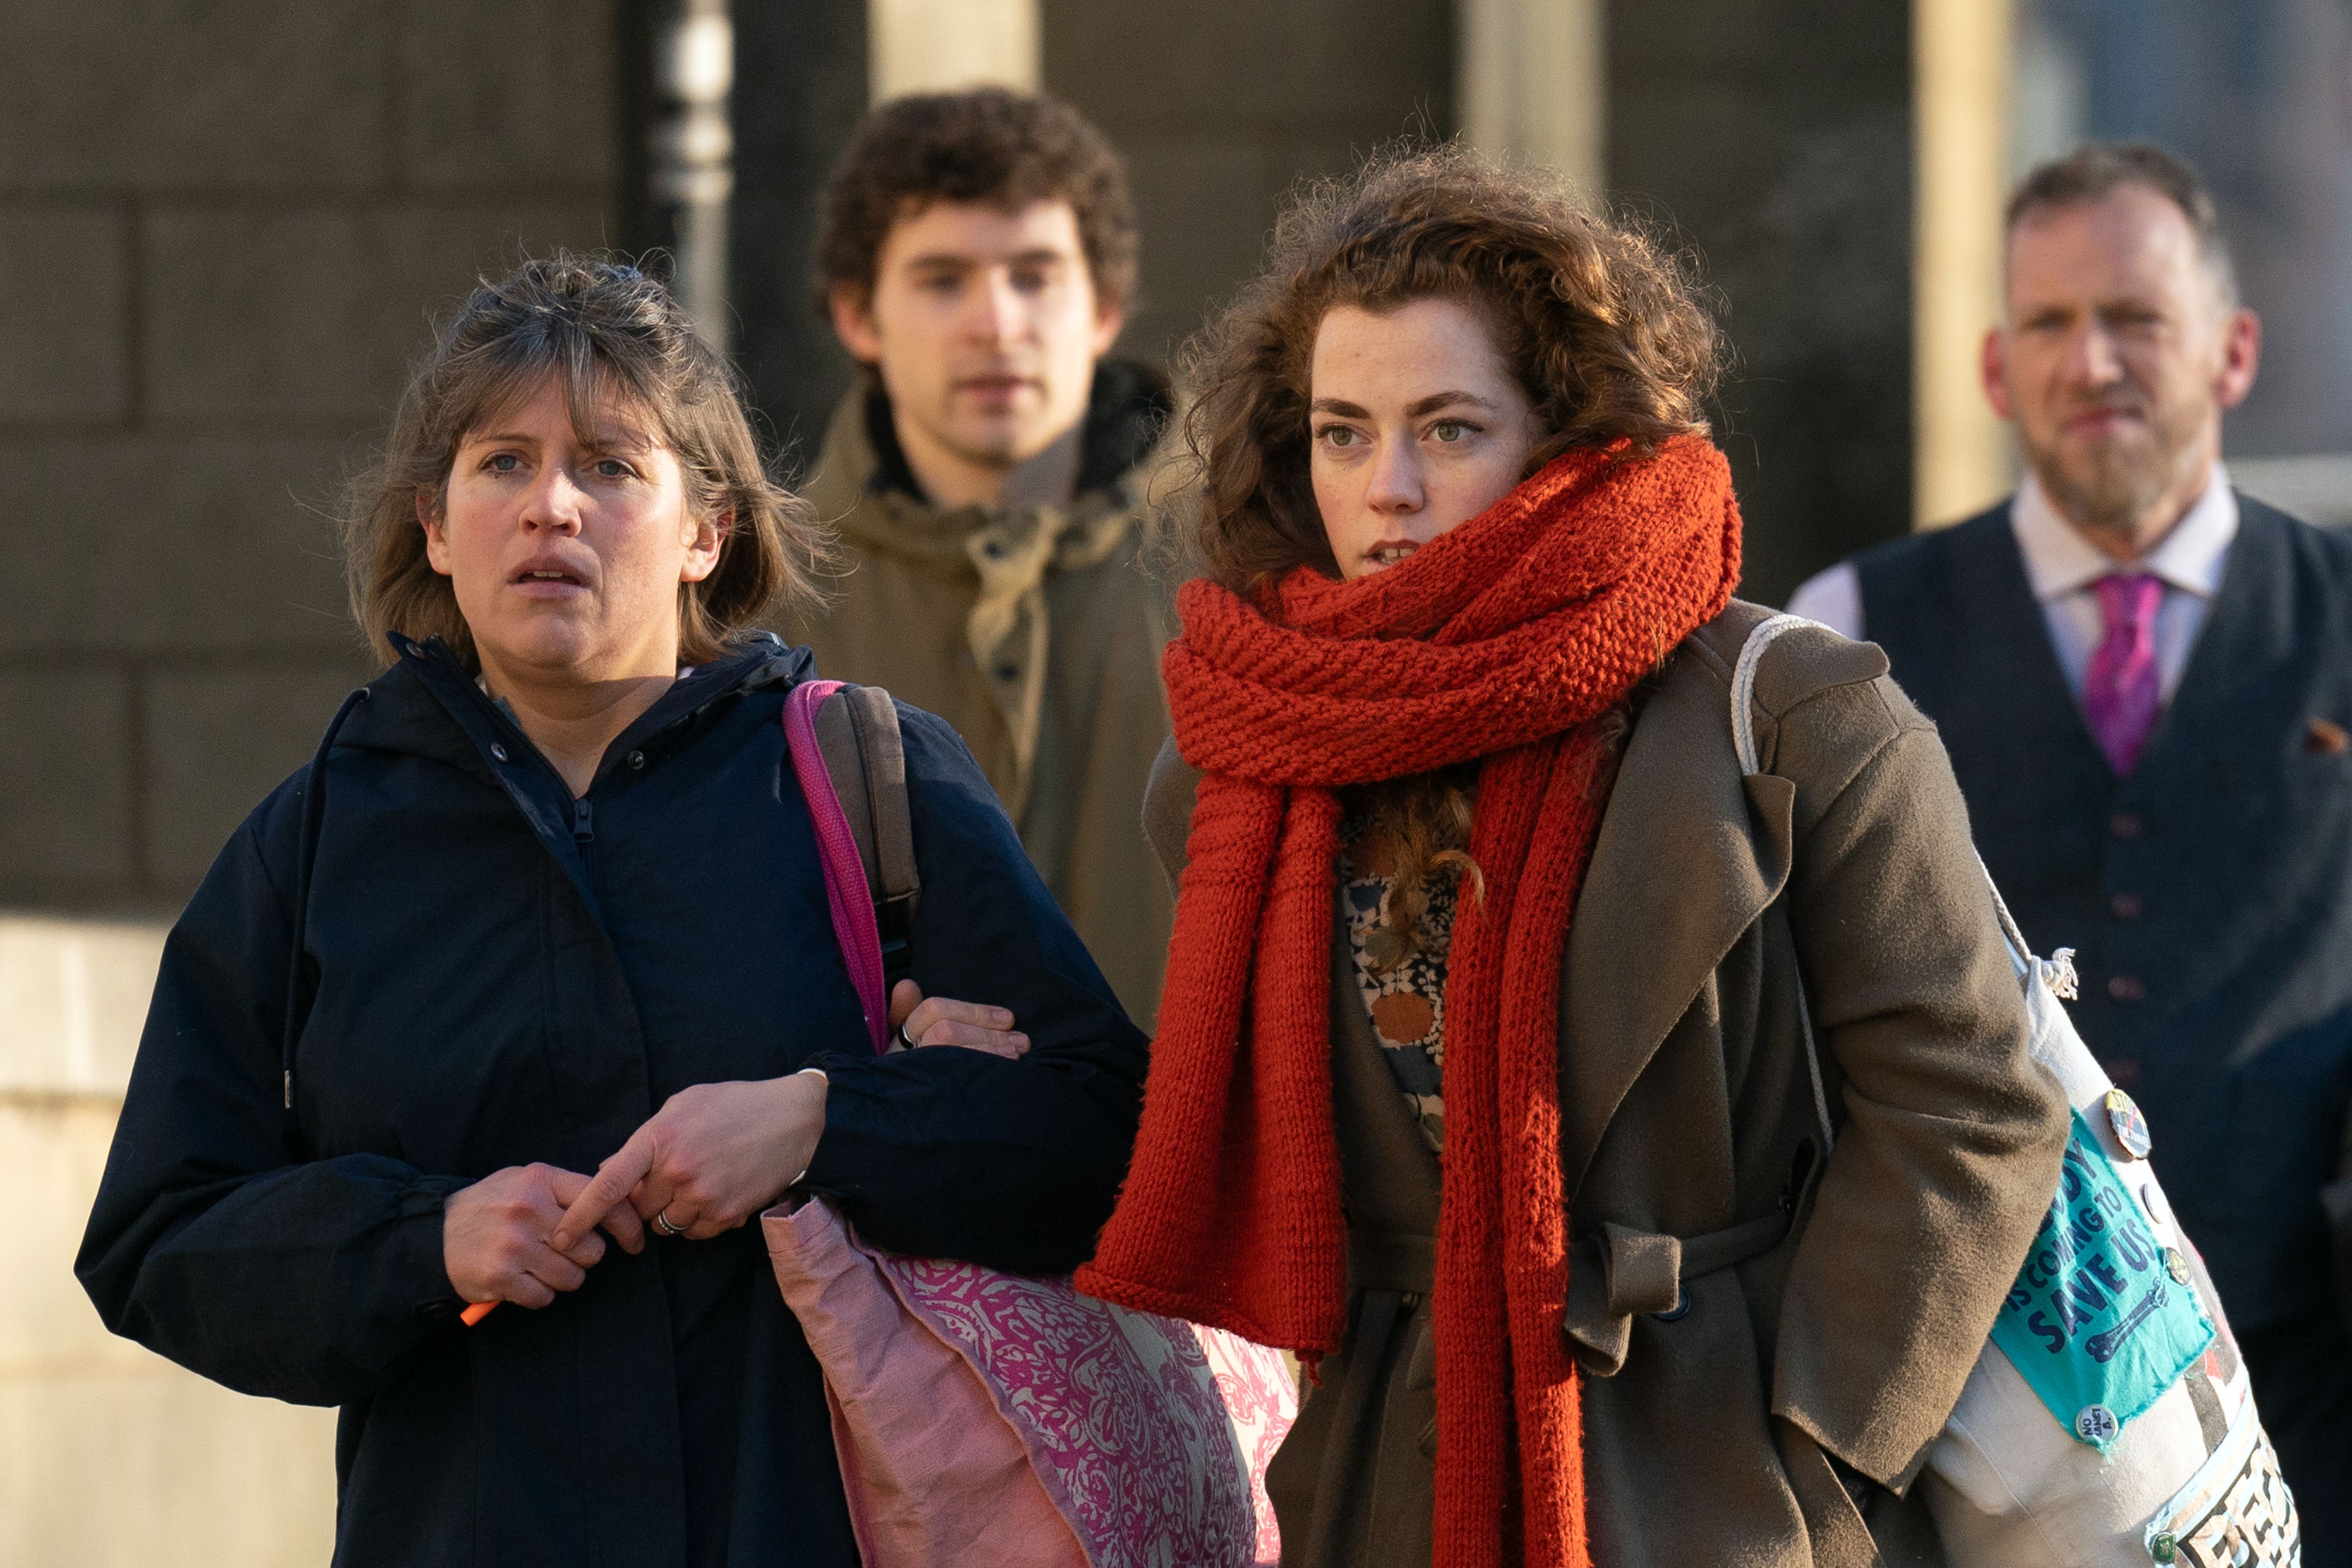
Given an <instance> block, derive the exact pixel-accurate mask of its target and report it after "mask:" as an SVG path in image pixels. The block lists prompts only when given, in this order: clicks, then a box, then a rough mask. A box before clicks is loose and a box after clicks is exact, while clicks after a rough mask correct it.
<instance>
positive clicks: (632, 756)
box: [629, 752, 646, 773]
mask: <svg viewBox="0 0 2352 1568" xmlns="http://www.w3.org/2000/svg"><path fill="white" fill-rule="evenodd" d="M629 766H630V767H632V768H634V769H635V770H636V771H637V772H639V773H643V772H645V771H646V754H645V753H644V752H630V753H629Z"/></svg>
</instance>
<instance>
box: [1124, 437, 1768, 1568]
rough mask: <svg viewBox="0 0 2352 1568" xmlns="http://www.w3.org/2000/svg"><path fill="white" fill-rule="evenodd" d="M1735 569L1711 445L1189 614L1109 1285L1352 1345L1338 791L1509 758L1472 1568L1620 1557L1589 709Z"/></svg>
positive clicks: (1459, 968) (1539, 494)
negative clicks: (1589, 1288) (1588, 1342)
mask: <svg viewBox="0 0 2352 1568" xmlns="http://www.w3.org/2000/svg"><path fill="white" fill-rule="evenodd" d="M1738 574H1739V513H1738V506H1737V504H1736V503H1735V502H1734V500H1733V499H1732V493H1731V481H1730V476H1729V472H1728V470H1727V468H1726V467H1725V464H1724V461H1723V458H1722V456H1721V454H1719V453H1718V452H1717V451H1716V449H1715V448H1714V447H1712V446H1709V445H1708V444H1707V443H1706V442H1705V441H1704V440H1700V439H1697V438H1696V437H1685V438H1682V439H1678V440H1675V441H1672V442H1669V443H1668V444H1667V445H1666V446H1665V447H1663V448H1662V449H1661V450H1660V452H1659V453H1658V455H1657V456H1656V457H1655V458H1650V459H1640V458H1631V457H1628V456H1627V455H1626V454H1625V453H1623V452H1622V450H1618V451H1612V453H1609V454H1601V453H1595V452H1591V451H1582V452H1572V453H1570V454H1568V455H1567V456H1564V457H1562V458H1559V459H1558V460H1557V461H1555V462H1553V463H1552V464H1550V465H1549V467H1547V468H1544V469H1543V470H1542V471H1541V472H1540V473H1538V474H1537V475H1536V476H1535V477H1533V478H1532V479H1528V480H1527V481H1526V482H1525V483H1523V484H1521V485H1520V486H1519V487H1518V488H1517V489H1514V490H1513V491H1512V492H1511V493H1510V494H1509V495H1507V496H1506V497H1505V498H1504V499H1503V500H1500V501H1498V502H1496V504H1495V506H1494V507H1492V508H1491V509H1489V510H1487V511H1486V512H1485V513H1483V514H1482V515H1480V516H1479V517H1476V518H1475V519H1473V520H1471V521H1469V522H1467V523H1465V524H1464V525H1463V526H1462V527H1460V528H1458V529H1455V530H1454V531H1452V532H1451V533H1448V534H1445V535H1444V536H1443V537H1442V538H1439V539H1437V540H1435V541H1433V542H1431V543H1429V544H1426V545H1423V547H1422V548H1421V549H1420V550H1419V551H1417V552H1414V553H1413V554H1412V556H1410V557H1409V558H1408V559H1406V560H1405V561H1404V562H1402V563H1400V564H1398V565H1396V566H1393V567H1391V568H1389V569H1387V570H1386V571H1382V572H1377V573H1374V574H1371V575H1370V576H1369V577H1365V578H1362V579H1360V580H1358V581H1356V582H1353V583H1334V582H1332V581H1330V580H1329V579H1328V578H1326V577H1324V576H1322V575H1321V574H1318V573H1316V572H1314V571H1312V570H1309V569H1305V568H1302V569H1300V570H1298V571H1296V572H1293V573H1292V574H1290V575H1289V576H1288V577H1287V578H1286V579H1285V580H1284V581H1283V582H1282V583H1281V584H1279V587H1278V589H1276V590H1275V591H1273V592H1270V593H1268V594H1266V595H1264V603H1263V604H1262V605H1252V604H1251V603H1249V602H1247V601H1244V600H1243V599H1241V598H1239V597H1236V596H1235V595H1233V594H1232V593H1230V592H1228V591H1226V590H1224V589H1223V588H1220V587H1217V586H1215V585H1214V584H1210V583H1207V582H1205V581H1201V582H1193V583H1190V584H1186V585H1185V587H1184V589H1183V592H1182V594H1181V597H1180V599H1179V601H1178V607H1179V610H1180V613H1181V617H1182V621H1183V635H1182V637H1180V638H1179V639H1178V640H1177V641H1176V642H1174V643H1173V644H1171V646H1170V647H1169V649H1168V652H1167V657H1166V660H1165V671H1166V675H1167V680H1168V693H1169V700H1170V704H1171V710H1172V711H1173V714H1174V718H1175V728H1176V740H1177V744H1178V746H1179V748H1180V749H1181V751H1182V752H1183V754H1184V756H1185V758H1186V759H1187V760H1188V761H1190V762H1191V763H1193V764H1194V765H1195V766H1197V767H1200V768H1202V769H1204V770H1206V775H1207V776H1206V777H1204V778H1203V779H1202V782H1201V791H1200V798H1199V804H1198V805H1196V806H1195V808H1194V810H1193V813H1192V837H1191V838H1190V840H1189V847H1190V853H1191V862H1190V864H1189V865H1188V866H1187V867H1186V868H1185V870H1184V874H1183V878H1182V882H1181V891H1180V893H1179V897H1178V901H1177V909H1176V932H1175V937H1174V939H1173V941H1172V942H1171V947H1170V954H1169V965H1168V984H1167V989H1166V996H1165V999H1164V1000H1163V1002H1162V1003H1161V1006H1160V1037H1159V1039H1158V1040H1157V1041H1156V1042H1155V1043H1154V1045H1153V1047H1152V1054H1151V1070H1150V1080H1149V1082H1148V1083H1147V1085H1146V1087H1145V1090H1144V1102H1143V1123H1142V1129H1141V1131H1140V1133H1139V1136H1138V1138H1137V1140H1136V1145H1135V1160H1134V1164H1133V1166H1132V1168H1131V1170H1130V1171H1129V1175H1128V1179H1127V1185H1126V1187H1125V1189H1124V1191H1123V1192H1122V1193H1121V1194H1120V1198H1119V1203H1118V1212H1117V1213H1116V1214H1114V1215H1112V1217H1111V1221H1110V1223H1109V1225H1108V1226H1107V1227H1106V1228H1105V1229H1104V1231H1103V1234H1102V1239H1101V1245H1100V1247H1099V1248H1098V1250H1097V1253H1096V1256H1095V1259H1094V1261H1093V1262H1092V1263H1090V1264H1088V1265H1087V1267H1085V1268H1082V1269H1080V1270H1079V1271H1078V1285H1079V1288H1080V1289H1085V1290H1087V1291H1088V1292H1090V1293H1092V1294H1094V1295H1097V1296H1100V1297H1104V1298H1106V1299H1108V1300H1114V1301H1120V1302H1124V1303H1126V1304H1128V1305H1129V1306H1132V1307H1137V1308H1141V1309H1144V1310H1150V1311H1157V1312H1164V1313H1168V1314H1171V1315H1172V1316H1177V1317H1182V1318H1187V1319H1190V1320H1192V1321H1196V1322H1202V1323H1210V1324H1215V1325H1218V1326H1220V1327H1223V1328H1226V1329H1230V1330H1232V1331H1234V1332H1236V1333H1239V1334H1241V1335H1243V1336H1244V1337H1245V1338H1248V1339H1251V1340H1255V1341H1257V1342H1260V1343H1264V1344H1271V1345H1280V1346H1285V1347H1287V1348H1290V1349H1293V1350H1296V1351H1297V1352H1299V1353H1300V1354H1301V1355H1302V1356H1304V1357H1307V1358H1308V1359H1309V1360H1310V1361H1311V1360H1313V1359H1317V1358H1320V1357H1321V1356H1323V1355H1325V1354H1328V1352H1331V1351H1332V1350H1334V1349H1336V1348H1337V1347H1338V1345H1339V1340H1340V1337H1341V1334H1342V1332H1343V1331H1344V1329H1345V1325H1346V1312H1347V1308H1346V1300H1347V1264H1346V1258H1347V1224H1346V1220H1345V1218H1344V1216H1343V1215H1342V1214H1341V1211H1340V1196H1339V1145H1338V1141H1337V1138H1336V1135H1335V1133H1334V1130H1333V1121H1332V1109H1331V1104H1332V1101H1331V1070H1330V1068H1331V1064H1330V1054H1331V1043H1330V1016H1331V1015H1330V1007H1331V998H1330V976H1331V964H1330V942H1331V928H1332V921H1333V919H1334V912H1333V911H1334V898H1335V889H1336V888H1337V881H1338V879H1337V856H1338V851H1339V835H1338V828H1339V803H1338V800H1337V798H1336V796H1335V795H1334V793H1333V792H1334V790H1335V789H1337V788H1339V787H1340V786H1344V785H1348V784H1364V783H1370V782H1372V781H1375V780H1381V779H1391V778H1399V777H1403V776H1406V775H1409V774H1412V773H1423V772H1425V771H1427V770H1429V769H1432V768H1437V767H1443V766H1445V765H1447V764H1450V763H1460V762H1465V761H1467V760H1469V759H1471V758H1480V759H1483V762H1482V764H1481V766H1480V769H1479V773H1478V796H1477V807H1476V811H1475V816H1474V823H1473V826H1472V829H1471V839H1470V853H1471V856H1472V858H1474V859H1475V860H1476V862H1477V864H1478V866H1479V867H1480V868H1481V870H1482V872H1483V874H1484V878H1485V894H1484V897H1483V899H1482V898H1480V897H1478V896H1476V895H1475V894H1474V893H1473V892H1472V890H1471V889H1470V887H1469V886H1468V885H1466V884H1465V889H1464V891H1463V896H1462V901H1461V905H1460V910H1459V912H1458V914H1457V916H1456V922H1455V927H1454V942H1453V949H1452V954H1451V957H1450V960H1449V963H1448V969H1447V977H1446V993H1445V1123H1446V1133H1445V1155H1444V1201H1443V1205H1442V1208H1441V1211H1440V1214H1441V1217H1440V1222H1439V1227H1438V1244H1437V1280H1436V1291H1435V1295H1434V1297H1433V1310H1434V1312H1435V1326H1436V1335H1437V1400H1438V1405H1437V1410H1438V1415H1437V1430H1438V1462H1437V1513H1436V1558H1435V1560H1436V1563H1438V1564H1440V1565H1441V1568H1500V1564H1502V1563H1506V1562H1515V1561H1518V1560H1520V1558H1521V1555H1522V1552H1524V1560H1525V1561H1526V1562H1528V1563H1545V1564H1551V1563H1559V1564H1567V1565H1579V1568H1580V1565H1582V1564H1586V1563H1589V1562H1590V1560H1591V1559H1590V1555H1589V1552H1588V1551H1587V1548H1586V1534H1585V1523H1584V1471H1583V1439H1582V1418H1581V1415H1580V1405H1579V1402H1578V1394H1577V1384H1576V1380H1575V1376H1574V1373H1573V1368H1572V1363H1570V1361H1569V1359H1568V1356H1567V1352H1566V1348H1565V1345H1564V1342H1563V1341H1562V1338H1561V1331H1560V1324H1561V1319H1562V1315H1563V1312H1564V1310H1565V1307H1566V1303H1567V1296H1568V1251H1567V1236H1566V1223H1565V1221H1566V1215H1565V1205H1564V1201H1563V1200H1564V1194H1563V1193H1562V1192H1561V1178H1560V1170H1559V1079H1558V1074H1557V1068H1558V1040H1557V1029H1558V1012H1557V1006H1558V1002H1559V962H1560V952H1561V944H1562V942H1564V940H1565V939H1566V935H1567V931H1568V922H1569V916H1570V911H1571V910H1573V909H1574V908H1575V905H1576V893H1577V889H1578V886H1579V885H1580V883H1581V881H1582V880H1583V876H1584V868H1585V863H1586V861H1587V859H1588V858H1589V857H1590V855H1591V847H1592V841H1593V837H1594V835H1595V832H1596V831H1597V829H1598V827H1599V825H1600V816H1601V806H1602V805H1603V804H1604V801H1603V799H1602V798H1601V797H1602V796H1603V795H1604V794H1605V792H1604V791H1602V790H1601V789H1599V788H1597V787H1595V786H1596V785H1597V784H1598V783H1599V781H1598V780H1597V779H1596V777H1595V775H1594V768H1595V765H1596V763H1597V762H1598V760H1599V758H1600V756H1601V747H1599V746H1597V745H1595V744H1593V743H1591V742H1592V739H1593V733H1594V731H1593V726H1592V721H1594V720H1595V719H1597V718H1598V717H1600V716H1601V715H1602V714H1603V713H1605V712H1606V711H1607V710H1609V709H1610V708H1611V707H1612V706H1613V705H1614V704H1616V703H1617V702H1618V701H1619V700H1621V699H1622V698H1623V697H1624V696H1625V695H1626V693H1627V692H1628V691H1629V690H1631V689H1632V688H1633V684H1634V683H1635V682H1636V681H1638V680H1640V679H1642V677H1643V676H1644V675H1646V674H1647V673H1649V672H1650V671H1651V670H1653V669H1654V668H1656V667H1657V665H1658V662H1659V660H1660V659H1661V658H1663V657H1664V654H1665V653H1666V651H1667V650H1668V649H1671V648H1672V647H1675V645H1676V644H1677V643H1679V642H1681V641H1682V640H1683V638H1684V637H1686V636H1688V635H1689V634H1690V633H1691V632H1692V631H1694V630H1695V629H1696V628H1697V627H1698V626H1702V625H1704V624H1705V623H1706V622H1707V621H1708V620H1711V619H1712V618H1714V616H1717V614H1719V613H1720V612H1721V611H1722V609H1723V607H1724V605H1725V604H1726V603H1727V602H1728V600H1729V599H1730V596H1731V589H1732V584H1733V583H1734V582H1735V581H1736V580H1737V579H1738ZM1506 1346H1507V1353H1506V1351H1505V1347H1506ZM1515 1442H1516V1445H1517V1460H1518V1467H1519V1478H1518V1479H1519V1483H1520V1484H1519V1487H1518V1491H1519V1501H1520V1506H1519V1507H1518V1508H1509V1507H1507V1499H1508V1497H1509V1494H1510V1492H1511V1490H1512V1488H1511V1485H1510V1481H1511V1477H1510V1473H1509V1471H1510V1466H1511V1459H1512V1450H1513V1445H1514V1443H1515ZM1514 1516H1516V1517H1514ZM1522 1531H1523V1532H1524V1533H1523V1535H1522Z"/></svg>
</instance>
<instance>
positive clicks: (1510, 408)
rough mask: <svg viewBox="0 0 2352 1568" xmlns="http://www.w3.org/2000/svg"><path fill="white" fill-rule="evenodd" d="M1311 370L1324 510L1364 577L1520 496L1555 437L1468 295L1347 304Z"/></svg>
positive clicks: (1348, 571) (1349, 562)
mask: <svg viewBox="0 0 2352 1568" xmlns="http://www.w3.org/2000/svg"><path fill="white" fill-rule="evenodd" d="M1310 374H1311V377H1312V380H1313V385H1312V388H1311V389H1310V392H1309V396H1310V398H1311V399H1312V402H1311V405H1310V406H1309V409H1308V423H1307V429H1308V432H1309V434H1310V437H1311V439H1312V443H1313V444H1312V447H1310V450H1311V452H1312V454H1313V456H1312V458H1311V460H1310V467H1311V470H1312V473H1313V477H1314V481H1315V505H1316V507H1317V509H1318V510H1320V511H1321V513H1322V515H1323V531H1324V533H1325V535H1326V536H1327V537H1328V539H1329V540H1330V542H1331V554H1332V556H1333V558H1334V559H1336V560H1337V561H1338V562H1339V575H1340V576H1342V577H1343V578H1346V579H1348V580H1349V581H1350V582H1352V581H1354V580H1355V579H1356V578H1358V577H1361V576H1364V575H1366V574H1370V573H1373V572H1378V571H1380V570H1381V569H1382V568H1383V567H1388V566H1393V565H1395V564H1396V563H1398V562H1400V561H1402V560H1403V559H1404V558H1405V557H1406V556H1408V555H1410V554H1412V552H1414V551H1415V550H1418V549H1420V548H1421V547H1422V546H1423V545H1424V544H1426V543H1428V542H1430V541H1431V540H1433V539H1435V538H1436V537H1437V536H1438V535H1439V534H1441V533H1445V532H1447V531H1451V530H1453V529H1456V528H1459V527H1461V526H1462V524H1464V523H1465V522H1467V521H1470V520H1471V519H1472V518H1474V517H1476V516H1477V515H1478V514H1479V513H1480V512H1482V511H1485V510H1486V509H1487V508H1488V507H1490V506H1493V505H1494V504H1495V503H1496V501H1498V500H1502V499H1503V497H1504V496H1506V495H1507V494H1509V493H1510V491H1511V489H1513V487H1515V486H1516V485H1517V484H1518V482H1519V479H1520V478H1521V476H1522V475H1523V474H1524V473H1525V472H1526V469H1527V464H1528V453H1529V452H1530V451H1532V450H1533V449H1534V447H1535V444H1536V443H1537V441H1538V440H1539V439H1541V437H1542V432H1541V429H1540V427H1539V425H1538V420H1537V417H1536V412H1535V408H1534V406H1533V405H1531V404H1530V403H1529V402H1528V395H1527V393H1526V392H1525V391H1524V390H1523V389H1522V388H1521V387H1520V385H1519V384H1518V382H1517V379H1516V378H1515V377H1514V376H1513V375H1512V374H1511V372H1510V368H1509V367H1508V366H1507V365H1506V364H1505V363H1503V356H1502V355H1501V354H1499V353H1496V350H1495V343H1494V340H1493V338H1492V337H1491V336H1490V335H1489V334H1488V332H1487V331H1486V323H1485V322H1483V321H1480V320H1479V319H1478V315H1477V312H1476V311H1475V310H1472V309H1471V308H1470V307H1469V306H1467V305H1464V304H1462V303H1460V302H1458V301H1456V300H1440V299H1422V300H1412V301H1411V302H1409V303H1407V304H1404V305H1401V306H1399V307H1398V308H1397V309H1395V310H1389V311H1386V312H1383V313H1381V314H1377V315H1376V314H1374V313H1372V312H1371V311H1369V310H1359V309H1357V308H1356V307H1354V306H1352V305H1343V306H1340V307H1339V308H1338V309H1336V310H1332V311H1331V312H1330V313H1329V314H1328V315H1326V316H1325V317H1324V318H1323V324H1322V326H1321V327H1320V328H1319V329H1318V331H1317V332H1316V335H1315V356H1314V363H1313V367H1312V370H1311V372H1310Z"/></svg>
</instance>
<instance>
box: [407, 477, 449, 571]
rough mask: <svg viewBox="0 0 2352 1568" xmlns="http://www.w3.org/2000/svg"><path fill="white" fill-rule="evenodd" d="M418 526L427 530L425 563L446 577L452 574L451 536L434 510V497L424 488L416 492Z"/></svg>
mask: <svg viewBox="0 0 2352 1568" xmlns="http://www.w3.org/2000/svg"><path fill="white" fill-rule="evenodd" d="M416 526H417V527H419V528H421V529H423V530H424V531H425V563H426V564H427V565H429V566H431V567H432V568H433V570H435V571H436V572H438V573H440V574H441V575H443V576H444V577H447V576H450V575H452V573H451V571H450V566H449V536H448V534H447V533H446V532H444V531H443V530H442V527H441V519H440V518H439V517H438V516H436V514H435V512H434V510H433V499H432V498H431V497H430V496H428V495H426V494H425V492H424V491H423V490H419V491H417V492H416Z"/></svg>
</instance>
